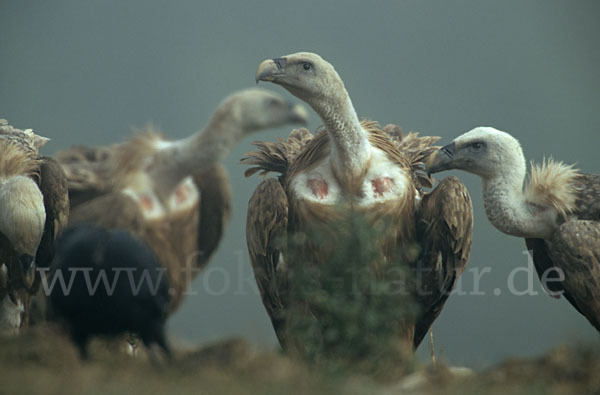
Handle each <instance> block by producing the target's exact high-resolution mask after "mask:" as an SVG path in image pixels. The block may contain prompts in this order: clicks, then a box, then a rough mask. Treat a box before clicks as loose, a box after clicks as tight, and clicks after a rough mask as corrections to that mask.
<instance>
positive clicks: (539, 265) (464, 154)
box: [428, 127, 600, 331]
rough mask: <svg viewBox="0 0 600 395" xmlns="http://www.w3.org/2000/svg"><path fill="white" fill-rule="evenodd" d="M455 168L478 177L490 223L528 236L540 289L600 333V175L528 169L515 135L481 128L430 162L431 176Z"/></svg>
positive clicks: (558, 165)
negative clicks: (569, 306)
mask: <svg viewBox="0 0 600 395" xmlns="http://www.w3.org/2000/svg"><path fill="white" fill-rule="evenodd" d="M450 169H458V170H464V171H467V172H469V173H473V174H476V175H478V176H480V177H481V180H482V182H483V202H484V206H485V212H486V214H487V217H488V219H489V220H490V222H491V223H492V224H493V225H494V226H495V227H496V228H497V229H498V230H500V231H501V232H503V233H506V234H509V235H512V236H517V237H523V238H525V243H526V245H527V249H528V250H529V251H530V253H531V255H532V257H533V263H534V265H535V268H536V271H537V273H538V275H539V276H540V279H541V280H542V285H543V286H544V288H545V289H546V290H547V291H548V292H549V293H550V295H552V296H555V297H560V295H561V294H562V295H564V296H565V298H566V299H567V300H568V301H569V302H570V303H571V304H572V305H573V307H575V309H577V311H579V312H580V313H581V314H583V315H584V316H585V317H586V318H587V319H588V321H589V322H590V323H591V324H592V325H593V326H594V327H595V328H596V329H597V330H598V331H600V175H597V174H585V173H582V172H580V171H579V170H576V169H575V168H573V166H570V165H565V164H563V163H562V162H557V161H554V160H553V159H549V160H544V162H542V164H541V165H534V164H532V166H531V173H530V175H529V181H528V182H527V183H526V182H525V178H526V176H527V166H526V163H525V156H524V155H523V149H522V148H521V145H520V144H519V142H518V141H517V139H515V138H514V137H512V136H511V135H510V134H508V133H506V132H502V131H499V130H497V129H494V128H491V127H478V128H475V129H473V130H471V131H469V132H467V133H465V134H463V135H461V136H459V137H457V138H456V139H454V141H453V142H452V143H450V144H448V145H446V146H444V147H443V148H441V149H440V150H439V151H438V152H437V153H436V154H435V155H433V156H432V157H431V158H430V161H429V163H428V172H431V173H435V172H439V171H443V170H450Z"/></svg>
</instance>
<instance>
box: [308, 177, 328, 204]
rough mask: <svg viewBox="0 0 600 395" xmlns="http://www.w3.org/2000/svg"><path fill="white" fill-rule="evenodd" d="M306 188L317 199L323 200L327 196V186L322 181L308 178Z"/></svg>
mask: <svg viewBox="0 0 600 395" xmlns="http://www.w3.org/2000/svg"><path fill="white" fill-rule="evenodd" d="M306 186H307V187H308V189H310V190H311V192H312V194H313V196H315V197H316V198H318V199H325V198H326V197H327V195H328V194H329V185H327V182H325V180H323V179H319V178H310V179H308V180H307V181H306Z"/></svg>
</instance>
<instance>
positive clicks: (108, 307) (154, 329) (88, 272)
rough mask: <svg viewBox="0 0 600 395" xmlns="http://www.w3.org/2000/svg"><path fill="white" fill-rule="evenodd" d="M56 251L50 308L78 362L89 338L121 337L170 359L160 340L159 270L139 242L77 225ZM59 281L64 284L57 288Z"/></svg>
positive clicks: (162, 289) (164, 302) (165, 301)
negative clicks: (75, 350)
mask: <svg viewBox="0 0 600 395" xmlns="http://www.w3.org/2000/svg"><path fill="white" fill-rule="evenodd" d="M56 250H57V253H56V258H55V262H54V276H55V277H56V280H53V281H54V287H53V288H52V291H51V294H50V305H51V308H52V312H53V314H54V315H55V317H56V318H58V319H59V321H62V323H63V324H64V325H65V326H66V328H67V330H68V331H69V334H70V335H71V338H72V339H73V342H74V343H75V344H76V345H77V346H78V348H79V352H80V355H81V357H82V358H83V359H87V358H88V349H87V346H88V342H89V340H90V338H91V337H93V336H97V335H101V336H116V335H119V334H123V333H133V334H135V335H138V336H139V337H140V338H141V340H142V341H143V343H144V345H146V346H147V347H148V348H150V347H151V346H152V345H153V344H157V345H158V346H160V347H161V349H162V350H163V351H164V353H165V354H166V355H167V356H170V355H171V352H170V348H169V346H168V345H167V340H166V336H165V322H166V319H167V313H168V306H169V294H168V290H169V288H168V284H167V281H166V275H165V273H164V272H165V269H164V268H162V267H161V266H160V264H159V262H158V260H157V259H156V255H155V254H154V252H152V250H151V249H150V248H149V247H148V246H147V245H146V244H145V243H144V242H142V241H140V240H138V239H137V238H135V237H134V236H133V235H132V234H131V233H129V232H127V231H125V230H115V229H111V230H107V229H104V228H101V227H98V226H95V225H78V226H73V227H69V229H67V231H66V232H65V233H64V235H63V236H62V237H61V238H60V239H59V240H58V241H57V248H56ZM58 276H61V277H62V279H63V280H62V281H60V280H58ZM71 276H76V278H73V279H71ZM57 280H58V281H57ZM61 283H62V284H70V285H68V286H67V287H66V288H65V289H63V288H62V287H61V286H60V284H61ZM150 355H152V354H150Z"/></svg>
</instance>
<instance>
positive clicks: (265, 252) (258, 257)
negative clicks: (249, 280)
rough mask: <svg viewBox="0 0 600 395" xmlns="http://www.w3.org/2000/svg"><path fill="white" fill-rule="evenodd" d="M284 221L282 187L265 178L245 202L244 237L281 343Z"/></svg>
mask: <svg viewBox="0 0 600 395" xmlns="http://www.w3.org/2000/svg"><path fill="white" fill-rule="evenodd" d="M287 224H288V200H287V196H286V194H285V192H284V190H283V187H282V186H281V184H280V183H279V181H277V180H276V179H273V178H270V179H267V180H264V181H263V182H262V183H260V185H259V186H258V187H257V188H256V190H255V191H254V194H253V195H252V197H251V198H250V202H249V203H248V218H247V222H246V240H247V243H248V251H249V253H250V261H251V262H252V268H253V270H254V277H255V278H256V283H257V284H258V289H259V291H260V294H261V297H262V301H263V304H264V306H265V308H266V310H267V313H268V314H269V317H270V318H271V323H272V324H273V328H274V329H275V333H276V334H277V338H278V339H279V343H280V344H281V345H282V346H285V339H284V326H285V308H286V298H287V294H288V289H289V288H288V287H289V285H288V277H287V276H288V273H287V268H286V267H285V264H284V262H282V261H280V256H281V252H283V248H284V247H283V246H285V245H286V236H287Z"/></svg>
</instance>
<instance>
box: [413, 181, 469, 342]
mask: <svg viewBox="0 0 600 395" xmlns="http://www.w3.org/2000/svg"><path fill="white" fill-rule="evenodd" d="M472 232H473V206H472V204H471V197H470V195H469V193H468V191H467V189H466V187H465V186H464V184H463V183H462V182H461V181H460V180H459V179H458V178H456V177H447V178H445V179H444V180H442V181H441V182H440V183H439V185H438V186H437V187H436V188H435V189H434V190H433V191H432V192H431V193H429V194H428V195H426V196H425V197H424V198H423V202H422V205H421V211H420V214H419V221H418V224H417V234H418V240H419V243H420V245H421V248H422V253H421V254H422V255H421V257H420V258H419V260H418V262H417V267H415V270H420V271H421V272H420V273H419V275H417V277H416V278H417V284H416V286H417V292H416V293H415V297H416V301H417V304H418V306H419V308H420V314H419V315H418V319H417V322H416V325H415V336H414V343H413V344H414V347H415V348H417V347H418V345H419V344H420V343H421V341H422V340H423V337H424V336H425V335H426V334H427V331H428V330H429V328H430V326H431V324H432V323H433V321H435V319H436V318H437V317H438V315H439V314H440V312H441V311H442V308H443V307H444V304H445V303H446V300H447V299H448V296H449V295H450V292H451V291H452V289H453V288H454V285H455V284H456V280H457V279H458V277H459V276H460V275H461V274H462V272H463V271H464V270H465V267H466V265H467V262H468V261H469V255H470V253H471V241H472V239H471V235H472Z"/></svg>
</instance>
